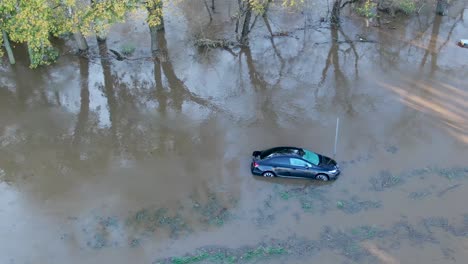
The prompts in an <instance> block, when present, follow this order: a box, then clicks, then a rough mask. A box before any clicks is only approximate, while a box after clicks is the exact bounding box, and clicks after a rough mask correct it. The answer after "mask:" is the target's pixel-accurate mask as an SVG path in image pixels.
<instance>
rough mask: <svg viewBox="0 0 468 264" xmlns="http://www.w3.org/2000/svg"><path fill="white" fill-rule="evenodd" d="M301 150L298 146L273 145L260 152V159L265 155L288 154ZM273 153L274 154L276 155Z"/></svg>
mask: <svg viewBox="0 0 468 264" xmlns="http://www.w3.org/2000/svg"><path fill="white" fill-rule="evenodd" d="M299 150H303V149H302V148H298V147H290V146H281V147H275V148H270V149H266V150H264V151H262V154H261V155H260V158H261V159H264V158H266V157H269V156H270V155H272V154H277V155H288V154H295V152H297V151H299ZM277 155H275V156H277Z"/></svg>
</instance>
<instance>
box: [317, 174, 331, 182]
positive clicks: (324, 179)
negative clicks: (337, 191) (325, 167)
mask: <svg viewBox="0 0 468 264" xmlns="http://www.w3.org/2000/svg"><path fill="white" fill-rule="evenodd" d="M315 179H317V180H319V181H328V176H327V175H325V174H318V175H317V176H315Z"/></svg>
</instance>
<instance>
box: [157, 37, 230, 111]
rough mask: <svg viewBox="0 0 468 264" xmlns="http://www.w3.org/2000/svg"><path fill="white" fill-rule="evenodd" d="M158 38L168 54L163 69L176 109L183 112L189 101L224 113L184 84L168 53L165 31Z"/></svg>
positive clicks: (162, 49) (160, 45) (163, 50)
mask: <svg viewBox="0 0 468 264" xmlns="http://www.w3.org/2000/svg"><path fill="white" fill-rule="evenodd" d="M157 37H158V45H159V48H160V50H161V51H162V53H163V54H166V56H167V58H163V59H162V60H161V67H162V70H163V72H164V75H165V76H166V78H167V82H168V83H169V87H170V89H171V91H170V96H171V99H172V102H173V103H174V107H175V108H176V109H178V110H181V109H182V103H183V101H184V100H189V101H192V102H194V103H196V104H199V105H200V106H204V107H207V108H208V109H210V110H213V111H223V110H222V109H219V107H217V106H216V105H214V104H212V103H211V102H210V101H208V100H206V99H203V98H200V97H199V96H197V95H196V94H193V93H192V92H191V91H190V90H189V89H188V88H187V86H186V85H185V84H184V82H183V81H182V80H180V79H179V77H177V75H176V74H175V71H174V67H173V66H172V63H171V61H170V59H169V55H168V52H167V40H166V36H165V32H164V30H161V31H158V34H157Z"/></svg>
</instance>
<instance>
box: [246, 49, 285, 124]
mask: <svg viewBox="0 0 468 264" xmlns="http://www.w3.org/2000/svg"><path fill="white" fill-rule="evenodd" d="M242 53H244V54H245V60H246V63H247V68H248V70H249V77H250V82H251V84H252V86H253V87H254V89H255V90H256V91H257V95H258V96H259V100H260V102H258V103H257V105H259V106H260V111H261V113H259V114H260V116H259V118H262V119H264V115H265V114H266V115H267V117H268V119H267V120H270V121H271V122H272V124H276V123H277V121H278V115H277V114H276V112H275V111H274V109H273V102H272V101H271V99H272V98H271V94H270V92H269V91H268V90H267V89H266V88H267V87H268V83H267V82H266V81H265V80H264V79H263V77H262V76H261V75H260V74H259V73H258V72H257V69H256V68H255V64H254V62H253V59H252V52H251V51H250V47H248V46H247V47H244V48H242Z"/></svg>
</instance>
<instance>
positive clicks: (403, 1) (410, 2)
mask: <svg viewBox="0 0 468 264" xmlns="http://www.w3.org/2000/svg"><path fill="white" fill-rule="evenodd" d="M397 4H398V7H399V9H400V10H401V11H403V13H405V14H407V15H409V14H412V13H414V12H415V11H416V2H415V1H414V0H399V1H398V2H397Z"/></svg>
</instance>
